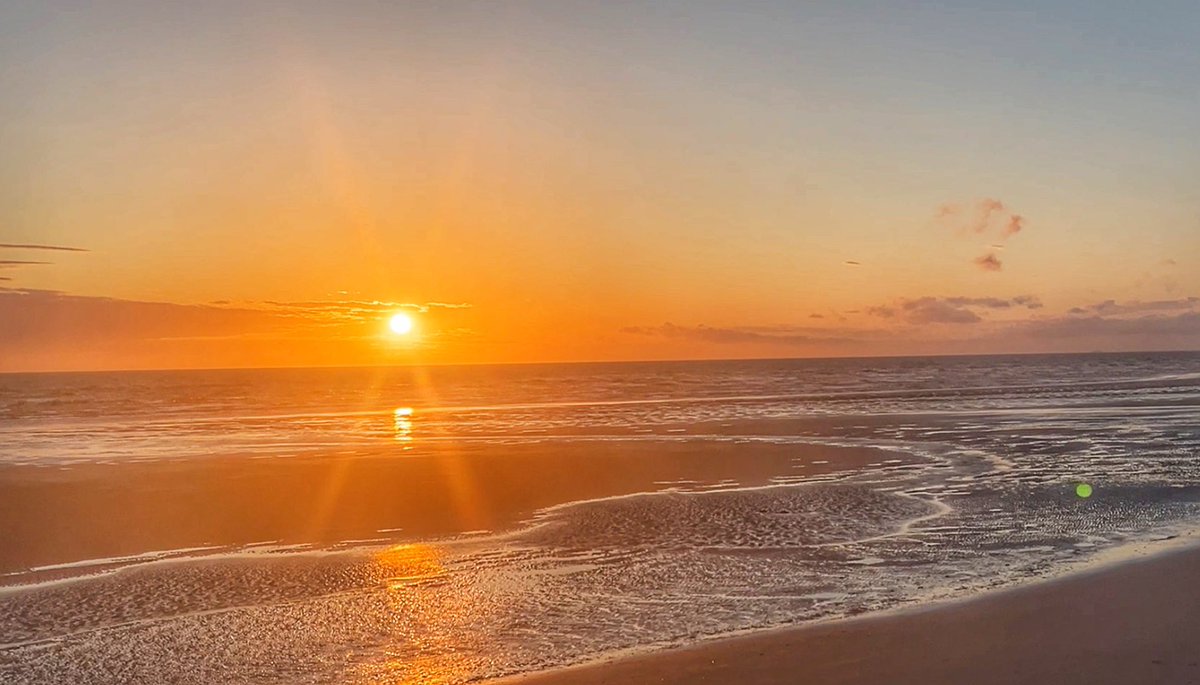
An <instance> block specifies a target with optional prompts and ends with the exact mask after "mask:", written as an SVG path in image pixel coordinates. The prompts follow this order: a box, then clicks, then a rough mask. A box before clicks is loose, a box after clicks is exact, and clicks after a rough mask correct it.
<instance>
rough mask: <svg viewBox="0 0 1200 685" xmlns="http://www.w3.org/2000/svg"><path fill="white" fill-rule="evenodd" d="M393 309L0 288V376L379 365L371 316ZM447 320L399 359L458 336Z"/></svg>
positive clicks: (376, 325)
mask: <svg viewBox="0 0 1200 685" xmlns="http://www.w3.org/2000/svg"><path fill="white" fill-rule="evenodd" d="M393 304H395V303H387V302H382V301H379V302H374V303H372V306H370V307H363V306H362V303H355V302H341V303H339V302H307V303H276V304H274V305H272V304H268V303H262V302H260V303H254V304H245V303H243V304H229V303H226V304H212V303H210V304H180V303H170V302H144V301H137V300H123V299H118V298H109V297H90V296H82V295H70V294H67V293H62V292H58V291H53V290H39V289H22V288H3V287H0V370H22V369H23V370H30V369H63V368H178V367H180V366H183V367H188V366H203V367H211V366H246V365H255V366H281V365H301V366H303V365H312V364H318V365H329V364H333V365H344V364H351V363H363V362H364V361H368V360H374V361H387V359H388V357H387V356H386V355H388V354H391V353H392V352H391V351H394V349H395V348H394V347H388V346H387V343H386V341H384V340H382V339H381V338H380V333H381V331H382V330H383V328H382V322H383V320H384V318H385V314H384V313H383V312H382V311H381V309H383V308H385V307H388V306H391V305H393ZM412 306H413V307H418V308H419V307H421V306H422V305H412ZM457 316H458V315H457V314H453V313H451V310H446V311H445V312H444V313H439V314H434V313H432V312H431V313H429V314H428V315H427V316H426V317H425V322H424V323H423V326H422V335H421V336H420V337H419V338H415V339H413V340H412V341H411V342H410V343H409V344H408V347H407V348H406V349H423V348H424V347H425V346H431V345H432V343H431V342H430V341H432V340H433V339H436V338H440V337H442V336H443V334H444V333H445V331H447V330H450V329H453V328H455V327H459V328H460V329H461V324H462V323H463V322H461V321H456V320H454V319H455V318H457ZM462 330H466V329H462ZM379 355H384V356H379Z"/></svg>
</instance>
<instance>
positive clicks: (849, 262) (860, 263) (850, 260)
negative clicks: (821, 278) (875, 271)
mask: <svg viewBox="0 0 1200 685" xmlns="http://www.w3.org/2000/svg"><path fill="white" fill-rule="evenodd" d="M842 263H843V264H845V265H846V266H862V262H856V261H854V260H853V259H847V260H846V261H844V262H842Z"/></svg>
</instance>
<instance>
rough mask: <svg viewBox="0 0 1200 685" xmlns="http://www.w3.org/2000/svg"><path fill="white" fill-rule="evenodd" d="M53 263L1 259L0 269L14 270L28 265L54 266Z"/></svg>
mask: <svg viewBox="0 0 1200 685" xmlns="http://www.w3.org/2000/svg"><path fill="white" fill-rule="evenodd" d="M52 263H53V262H39V261H35V260H30V259H0V268H8V269H11V268H14V267H18V266H25V265H27V264H52Z"/></svg>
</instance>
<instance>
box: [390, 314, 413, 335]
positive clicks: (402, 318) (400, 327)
mask: <svg viewBox="0 0 1200 685" xmlns="http://www.w3.org/2000/svg"><path fill="white" fill-rule="evenodd" d="M388 328H390V329H392V332H393V333H395V334H396V335H408V334H409V333H411V332H412V329H413V320H412V317H411V316H409V315H408V314H394V315H393V316H392V318H391V319H388Z"/></svg>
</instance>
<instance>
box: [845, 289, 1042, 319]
mask: <svg viewBox="0 0 1200 685" xmlns="http://www.w3.org/2000/svg"><path fill="white" fill-rule="evenodd" d="M1021 307H1023V308H1025V309H1040V308H1041V307H1042V302H1041V300H1040V299H1038V298H1037V297H1036V296H1034V295H1017V296H1016V297H1011V298H1007V299H1006V298H1002V297H965V296H954V297H930V296H926V297H917V298H902V299H900V300H897V301H896V302H894V303H892V304H885V305H878V306H875V307H869V308H868V309H867V313H868V314H870V315H872V316H877V317H881V318H885V319H891V318H896V317H897V316H900V317H902V318H903V319H904V320H905V321H907V322H908V323H914V324H929V323H953V324H971V323H979V322H980V321H983V320H984V319H983V317H982V316H981V315H980V314H979V313H978V312H977V311H975V310H984V311H986V310H1004V309H1014V308H1021Z"/></svg>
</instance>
